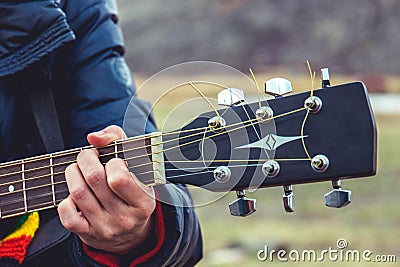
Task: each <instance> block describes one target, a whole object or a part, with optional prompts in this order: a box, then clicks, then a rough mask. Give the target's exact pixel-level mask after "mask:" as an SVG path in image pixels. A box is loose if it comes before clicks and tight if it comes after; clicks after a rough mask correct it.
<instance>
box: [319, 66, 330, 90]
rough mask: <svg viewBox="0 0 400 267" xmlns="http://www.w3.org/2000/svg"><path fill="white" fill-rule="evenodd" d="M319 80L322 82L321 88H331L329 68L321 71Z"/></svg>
mask: <svg viewBox="0 0 400 267" xmlns="http://www.w3.org/2000/svg"><path fill="white" fill-rule="evenodd" d="M321 80H322V88H327V87H330V86H331V81H330V77H329V68H322V69H321Z"/></svg>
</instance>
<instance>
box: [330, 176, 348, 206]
mask: <svg viewBox="0 0 400 267" xmlns="http://www.w3.org/2000/svg"><path fill="white" fill-rule="evenodd" d="M332 187H333V190H332V191H330V192H329V193H327V194H325V195H324V198H325V205H326V206H328V207H331V208H342V207H345V206H347V205H348V204H350V203H351V191H350V190H343V189H342V182H341V180H334V181H332Z"/></svg>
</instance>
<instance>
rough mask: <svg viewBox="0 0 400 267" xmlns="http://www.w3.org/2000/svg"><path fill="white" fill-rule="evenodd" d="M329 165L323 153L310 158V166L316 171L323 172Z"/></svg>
mask: <svg viewBox="0 0 400 267" xmlns="http://www.w3.org/2000/svg"><path fill="white" fill-rule="evenodd" d="M328 167H329V159H328V158H327V157H326V156H325V155H322V154H320V155H316V156H315V157H313V158H312V159H311V168H312V169H313V170H314V171H316V172H325V171H326V170H327V169H328Z"/></svg>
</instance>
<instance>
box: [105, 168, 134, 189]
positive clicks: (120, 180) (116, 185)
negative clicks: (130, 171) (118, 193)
mask: <svg viewBox="0 0 400 267" xmlns="http://www.w3.org/2000/svg"><path fill="white" fill-rule="evenodd" d="M108 185H109V186H110V187H111V188H112V189H116V190H118V189H120V188H125V187H129V185H130V181H129V177H127V175H126V174H125V173H122V172H116V173H114V174H113V175H111V176H109V177H108Z"/></svg>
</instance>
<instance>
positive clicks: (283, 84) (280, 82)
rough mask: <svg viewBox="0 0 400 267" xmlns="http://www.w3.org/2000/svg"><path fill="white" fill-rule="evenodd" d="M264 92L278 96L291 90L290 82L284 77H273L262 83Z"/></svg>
mask: <svg viewBox="0 0 400 267" xmlns="http://www.w3.org/2000/svg"><path fill="white" fill-rule="evenodd" d="M264 87H265V93H266V94H268V95H271V96H273V97H280V96H283V95H286V94H289V93H291V92H292V83H291V82H290V81H289V80H287V79H284V78H273V79H270V80H268V81H266V82H265V83H264Z"/></svg>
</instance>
